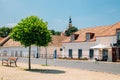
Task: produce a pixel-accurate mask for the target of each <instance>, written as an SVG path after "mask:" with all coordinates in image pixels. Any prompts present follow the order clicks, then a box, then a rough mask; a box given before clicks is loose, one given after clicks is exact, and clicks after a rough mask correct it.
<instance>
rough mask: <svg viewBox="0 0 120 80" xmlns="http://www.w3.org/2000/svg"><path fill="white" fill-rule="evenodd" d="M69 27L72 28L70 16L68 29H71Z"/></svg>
mask: <svg viewBox="0 0 120 80" xmlns="http://www.w3.org/2000/svg"><path fill="white" fill-rule="evenodd" d="M71 27H72V19H71V16H70V18H69V25H68V28H71Z"/></svg>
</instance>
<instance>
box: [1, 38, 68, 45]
mask: <svg viewBox="0 0 120 80" xmlns="http://www.w3.org/2000/svg"><path fill="white" fill-rule="evenodd" d="M64 39H66V36H53V37H52V42H50V43H49V46H62V40H64ZM2 40H3V39H2V38H1V40H0V41H2ZM19 46H22V45H21V43H20V42H17V41H13V40H12V39H9V40H8V41H7V42H6V43H5V44H4V45H3V47H19Z"/></svg>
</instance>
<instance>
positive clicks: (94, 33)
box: [62, 22, 120, 61]
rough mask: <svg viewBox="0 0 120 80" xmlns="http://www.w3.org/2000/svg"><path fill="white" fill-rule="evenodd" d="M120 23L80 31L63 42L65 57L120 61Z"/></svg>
mask: <svg viewBox="0 0 120 80" xmlns="http://www.w3.org/2000/svg"><path fill="white" fill-rule="evenodd" d="M119 36H120V22H119V23H116V24H114V25H111V26H100V27H93V28H85V29H80V30H79V31H77V32H75V33H74V34H72V35H71V36H70V37H68V38H67V39H66V40H64V41H63V42H62V48H63V52H62V55H63V57H67V58H84V57H86V58H88V59H94V58H98V59H99V60H102V61H118V60H120V46H119V42H120V41H119V40H120V37H119Z"/></svg>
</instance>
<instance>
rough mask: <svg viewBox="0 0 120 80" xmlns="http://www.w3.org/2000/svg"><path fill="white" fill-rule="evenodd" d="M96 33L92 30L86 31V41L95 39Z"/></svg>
mask: <svg viewBox="0 0 120 80" xmlns="http://www.w3.org/2000/svg"><path fill="white" fill-rule="evenodd" d="M94 35H95V34H94V33H90V32H88V33H86V41H90V39H93V37H94Z"/></svg>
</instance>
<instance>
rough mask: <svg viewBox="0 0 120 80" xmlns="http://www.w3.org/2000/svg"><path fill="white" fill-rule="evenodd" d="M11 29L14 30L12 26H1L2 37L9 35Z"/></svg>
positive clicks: (0, 34)
mask: <svg viewBox="0 0 120 80" xmlns="http://www.w3.org/2000/svg"><path fill="white" fill-rule="evenodd" d="M11 31H12V28H8V27H5V26H3V27H2V28H0V37H6V36H8V35H9V33H10V32H11Z"/></svg>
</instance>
